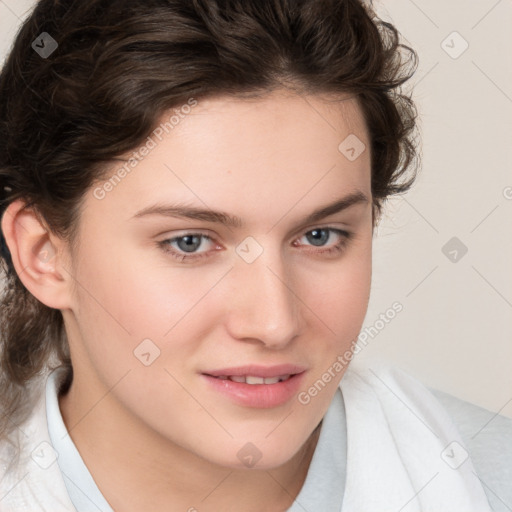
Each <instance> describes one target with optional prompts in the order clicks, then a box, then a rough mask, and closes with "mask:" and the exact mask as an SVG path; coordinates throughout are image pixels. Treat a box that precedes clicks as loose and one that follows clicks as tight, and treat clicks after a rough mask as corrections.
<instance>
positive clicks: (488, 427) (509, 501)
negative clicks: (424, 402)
mask: <svg viewBox="0 0 512 512" xmlns="http://www.w3.org/2000/svg"><path fill="white" fill-rule="evenodd" d="M429 390H430V391H431V393H432V394H433V395H434V396H435V397H436V399H437V400H438V401H439V402H440V403H441V405H442V406H443V407H444V409H445V410H446V411H447V412H448V414H449V415H450V417H451V419H452V420H453V422H454V423H455V425H456V426H457V429H458V431H459V432H460V435H461V437H462V439H463V440H464V443H465V445H466V448H467V450H468V452H469V454H470V456H471V459H472V460H473V463H474V465H475V469H476V471H477V473H478V477H479V479H480V481H481V482H482V485H483V487H484V489H485V492H486V494H487V495H488V498H489V502H490V504H491V506H492V507H493V510H494V511H495V512H501V511H503V512H505V511H510V510H511V509H512V419H511V418H508V417H506V416H502V415H501V414H498V413H495V412H492V411H489V410H487V409H485V408H483V407H479V406H478V405H476V404H473V403H471V402H466V401H464V400H461V399H460V398H457V397H455V396H453V395H451V394H449V393H446V392H444V391H441V390H438V389H434V388H429Z"/></svg>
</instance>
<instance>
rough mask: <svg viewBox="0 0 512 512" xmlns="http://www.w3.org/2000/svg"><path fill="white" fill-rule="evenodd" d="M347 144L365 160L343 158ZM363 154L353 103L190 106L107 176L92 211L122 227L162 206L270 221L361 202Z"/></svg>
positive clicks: (168, 116) (270, 100) (365, 181)
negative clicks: (337, 202) (349, 196)
mask: <svg viewBox="0 0 512 512" xmlns="http://www.w3.org/2000/svg"><path fill="white" fill-rule="evenodd" d="M176 110H178V112H176ZM353 137H355V138H356V139H352V138H353ZM346 140H349V141H351V142H353V140H356V141H358V143H359V144H360V146H358V147H357V149H358V151H359V150H360V149H361V148H362V147H364V148H366V150H364V151H362V152H361V154H360V155H359V156H358V157H357V158H355V159H351V158H347V154H344V151H345V150H346V149H347V148H345V147H344V146H346V144H345V141H346ZM352 145H353V144H352ZM144 147H145V148H146V149H145V150H144V149H143V148H144ZM369 147H370V141H369V139H368V135H367V130H366V126H365V123H364V120H363V116H362V113H361V111H360V108H359V105H358V103H357V100H356V99H355V98H353V97H345V98H341V97H337V98H336V99H334V98H332V97H331V98H329V97H325V96H299V95H296V94H285V93H281V92H279V93H273V94H271V95H267V96H265V97H262V98H257V99H255V98H252V99H240V98H234V97H229V96H225V97H215V98H211V99H205V100H198V101H197V102H196V104H195V105H194V106H193V107H192V108H187V109H183V111H181V112H180V110H179V107H178V109H176V108H175V109H173V111H170V112H166V113H165V114H164V115H163V116H162V117H161V119H160V120H159V124H158V126H156V127H155V130H154V131H153V132H152V133H151V134H150V136H149V137H148V139H147V140H146V141H145V142H144V143H143V144H142V145H141V146H140V147H139V148H135V150H134V152H132V153H129V154H127V155H123V158H124V161H116V162H115V165H112V166H110V168H109V170H108V172H107V173H106V176H105V182H107V181H110V182H111V183H112V186H110V187H108V188H109V191H108V193H107V194H106V195H105V198H104V199H103V200H101V201H100V204H98V205H96V206H98V207H99V208H100V210H101V209H103V210H104V211H103V214H105V215H106V214H111V213H112V211H115V212H116V213H117V215H120V216H121V217H122V218H123V219H124V220H128V219H129V218H130V217H131V216H132V215H133V213H134V212H135V211H137V210H139V209H142V208H144V207H146V206H148V205H149V204H150V203H156V202H161V203H163V202H170V201H179V202H184V203H188V204H192V203H193V204H197V205H198V206H203V207H205V206H206V207H212V208H219V207H220V206H222V209H224V210H228V211H232V212H233V213H234V214H237V215H240V216H242V217H243V216H244V214H243V212H242V211H241V210H245V213H247V214H248V215H257V216H258V215H259V216H260V218H262V219H263V217H262V214H264V213H266V214H267V215H268V217H269V219H270V218H274V219H275V217H276V215H278V214H279V211H280V210H283V209H284V208H286V207H287V205H288V207H289V206H291V205H292V204H293V203H297V201H299V200H301V198H302V197H303V198H304V199H303V200H302V201H303V203H302V206H303V207H307V208H310V206H309V205H312V207H311V208H310V209H314V208H315V207H316V206H318V204H320V203H321V204H323V203H326V202H328V201H329V200H330V199H333V198H337V197H340V195H343V194H344V193H347V192H352V191H353V190H355V189H359V190H363V191H364V192H365V193H367V195H369V189H370V154H369ZM142 153H144V154H143V156H142ZM134 155H137V156H136V157H135V156H134ZM349 156H350V155H349ZM130 159H131V160H130ZM129 162H131V164H135V165H131V164H129ZM123 166H124V169H125V172H122V173H119V172H118V170H119V169H121V168H122V167H123ZM116 174H117V175H119V174H122V175H123V177H122V179H119V176H117V178H116ZM109 178H110V179H109ZM112 178H115V179H112ZM306 196H307V197H306ZM276 201H277V203H276ZM219 202H220V203H221V204H219ZM109 210H110V211H109Z"/></svg>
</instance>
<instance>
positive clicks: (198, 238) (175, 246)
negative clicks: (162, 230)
mask: <svg viewBox="0 0 512 512" xmlns="http://www.w3.org/2000/svg"><path fill="white" fill-rule="evenodd" d="M203 240H208V241H209V242H210V243H213V240H212V238H211V237H210V236H208V235H205V234H203V233H186V234H184V235H181V236H176V237H174V238H169V239H167V240H162V241H161V242H159V245H160V246H161V247H162V249H163V250H164V251H165V252H168V253H169V254H170V255H171V256H173V257H174V258H177V259H178V260H180V261H183V260H187V259H192V258H193V259H198V258H202V257H204V256H208V255H209V253H208V252H196V251H197V249H199V248H200V247H201V246H204V244H203V243H202V242H203ZM180 251H181V252H180Z"/></svg>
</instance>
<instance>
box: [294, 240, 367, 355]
mask: <svg viewBox="0 0 512 512" xmlns="http://www.w3.org/2000/svg"><path fill="white" fill-rule="evenodd" d="M371 250H372V248H371V236H367V237H365V238H364V239H361V240H359V241H358V243H357V245H354V247H353V249H352V250H351V251H350V252H348V253H347V254H346V257H343V258H341V259H340V260H339V261H337V262H336V263H334V264H333V266H332V269H330V270H329V271H325V270H323V271H322V272H320V273H319V274H317V275H316V276H315V277H314V278H312V276H311V275H309V276H304V280H303V282H304V283H310V284H309V285H307V288H306V287H305V288H304V291H303V296H304V297H307V298H308V299H307V305H308V306H309V307H310V308H311V310H312V312H313V313H314V314H315V315H317V317H318V319H317V320H316V322H317V323H318V322H319V321H320V320H321V321H323V323H324V324H325V325H324V327H325V330H324V332H325V333H327V334H326V335H327V337H329V335H330V336H331V337H332V339H333V343H334V344H335V345H337V346H338V347H339V346H340V345H342V344H343V345H345V344H349V342H350V341H352V340H353V339H354V338H355V337H357V335H358V334H359V331H360V329H361V326H362V323H363V321H364V317H365V315H366V311H367V308H368V301H369V296H370V288H371V277H372V254H371Z"/></svg>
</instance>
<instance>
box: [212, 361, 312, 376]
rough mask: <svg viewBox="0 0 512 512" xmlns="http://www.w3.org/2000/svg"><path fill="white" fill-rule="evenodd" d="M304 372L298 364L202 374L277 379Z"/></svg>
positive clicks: (225, 369)
mask: <svg viewBox="0 0 512 512" xmlns="http://www.w3.org/2000/svg"><path fill="white" fill-rule="evenodd" d="M305 370H306V367H305V366H302V365H298V364H279V365H275V366H260V365H256V364H249V365H245V366H237V367H236V368H222V369H220V370H209V371H206V372H203V373H204V374H205V375H210V376H212V377H220V376H230V375H250V376H252V377H279V376H280V375H293V374H296V373H302V372H303V371H305Z"/></svg>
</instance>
